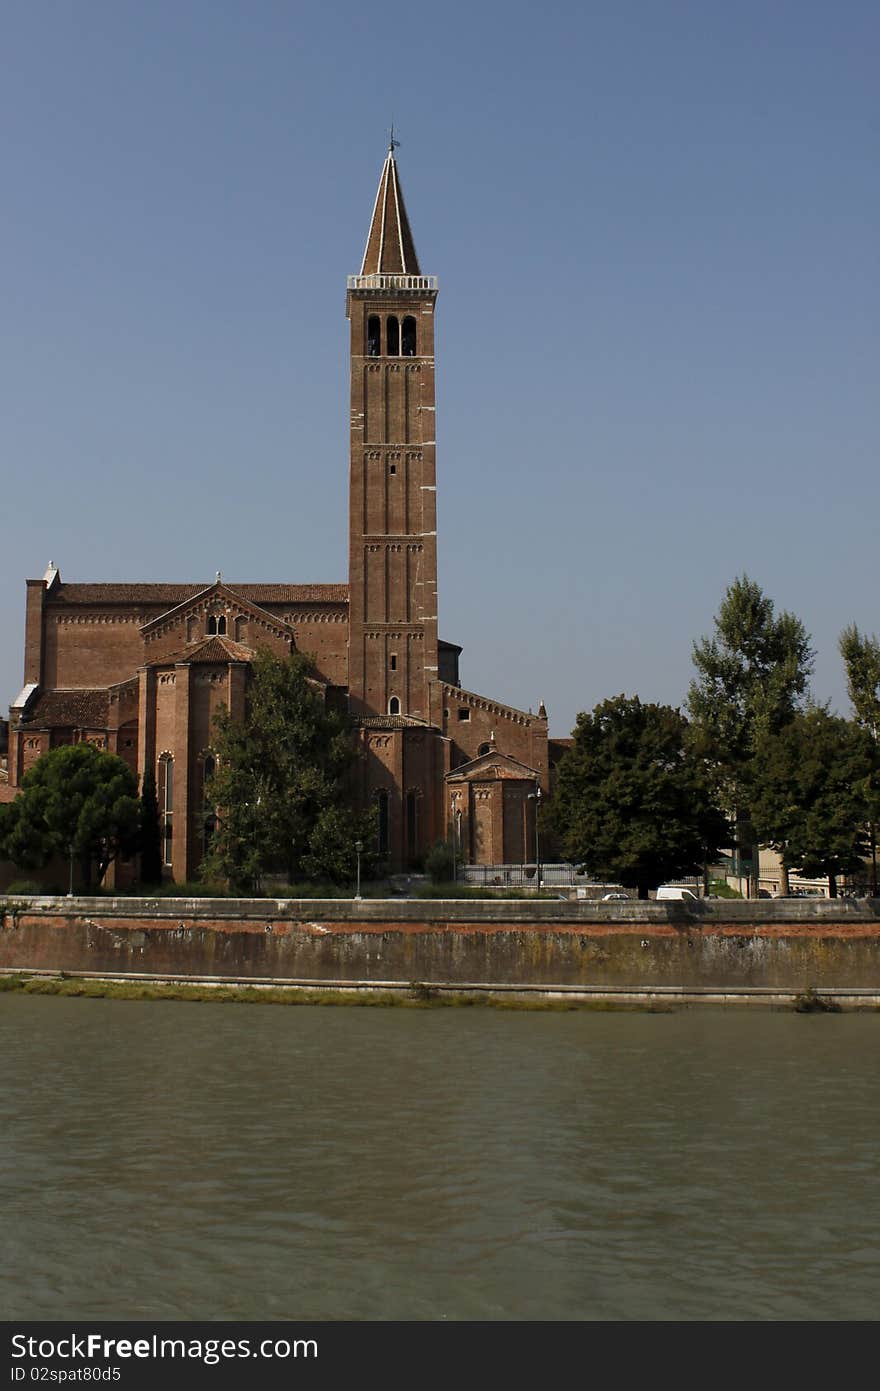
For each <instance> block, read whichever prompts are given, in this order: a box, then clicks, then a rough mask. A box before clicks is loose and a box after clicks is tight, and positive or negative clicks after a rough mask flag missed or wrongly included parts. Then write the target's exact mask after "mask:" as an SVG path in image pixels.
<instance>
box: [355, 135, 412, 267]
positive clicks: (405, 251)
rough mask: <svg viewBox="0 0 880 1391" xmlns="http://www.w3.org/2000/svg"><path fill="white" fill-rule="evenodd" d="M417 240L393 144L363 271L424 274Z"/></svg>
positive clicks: (388, 157) (380, 182)
mask: <svg viewBox="0 0 880 1391" xmlns="http://www.w3.org/2000/svg"><path fill="white" fill-rule="evenodd" d="M421 273H422V272H421V271H420V269H419V258H418V257H417V255H416V247H415V242H414V241H413V236H412V232H411V231H410V228H409V219H408V217H407V215H406V208H405V207H404V204H403V193H402V192H401V188H400V182H399V180H398V178H397V161H396V160H395V158H394V148H393V146H392V148H391V149H390V150H389V151H388V154H387V156H386V159H385V163H384V165H383V166H382V174H381V176H380V178H379V191H378V193H377V194H376V202H375V204H374V207H373V220H372V222H371V223H370V234H369V236H368V237H367V246H366V250H365V251H364V260H363V265H362V266H361V275H421Z"/></svg>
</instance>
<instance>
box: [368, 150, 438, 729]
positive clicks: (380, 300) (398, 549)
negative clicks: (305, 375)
mask: <svg viewBox="0 0 880 1391" xmlns="http://www.w3.org/2000/svg"><path fill="white" fill-rule="evenodd" d="M395 147H396V142H395V141H394V139H393V138H392V141H391V145H390V148H389V150H388V155H387V157H386V159H385V163H384V165H383V167H382V174H381V176H380V179H379V189H378V192H377V194H376V202H375V205H374V208H373V216H372V220H371V222H370V231H369V236H368V237H367V246H366V250H365V252H364V259H363V264H362V266H361V269H360V274H359V275H351V276H349V278H348V295H347V302H346V315H347V317H348V319H349V320H350V322H351V465H350V501H349V655H348V670H349V677H348V683H349V695H350V709H351V712H352V714H354V715H358V714H360V715H388V714H391V715H394V714H399V715H411V716H415V717H416V718H419V719H423V720H427V721H431V722H432V723H434V722H436V717H437V714H438V713H439V712H432V710H431V696H432V693H433V692H436V691H437V690H438V687H437V677H438V661H437V505H436V504H437V488H436V461H435V428H434V414H435V409H434V303H435V300H436V298H437V280H436V277H435V276H431V275H422V273H421V269H420V267H419V262H418V258H417V256H416V250H415V244H414V242H413V237H412V232H411V231H410V226H409V219H408V218H407V215H406V208H405V207H404V202H403V195H402V193H401V189H400V183H399V180H398V177H397V162H396V160H395V157H394V150H395Z"/></svg>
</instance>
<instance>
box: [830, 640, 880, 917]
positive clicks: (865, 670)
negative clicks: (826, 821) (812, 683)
mask: <svg viewBox="0 0 880 1391" xmlns="http://www.w3.org/2000/svg"><path fill="white" fill-rule="evenodd" d="M840 655H841V656H842V657H843V661H844V665H845V667H846V684H847V690H848V692H849V698H850V700H851V701H852V707H853V715H854V718H855V723H856V725H857V727H858V729H859V730H860V732H861V736H862V739H863V741H864V745H865V751H866V755H867V759H868V772H867V774H866V780H865V785H864V792H865V801H866V807H867V817H868V823H867V824H868V847H869V851H870V856H871V897H872V898H876V897H877V827H878V825H880V641H878V639H877V638H876V637H874V636H869V635H868V634H867V633H860V632H859V630H858V628H857V627H856V625H855V623H851V624H850V625H849V627H848V628H844V630H843V632H842V633H841V635H840Z"/></svg>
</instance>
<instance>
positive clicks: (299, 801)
mask: <svg viewBox="0 0 880 1391" xmlns="http://www.w3.org/2000/svg"><path fill="white" fill-rule="evenodd" d="M310 670H311V669H310V666H309V663H308V661H307V660H306V658H305V657H303V656H301V655H300V654H293V655H292V656H290V657H287V658H283V659H282V658H279V657H275V656H273V655H272V654H271V653H269V652H265V651H264V652H260V653H258V654H257V657H256V658H255V660H254V663H253V675H252V679H251V682H250V686H249V689H248V696H247V706H246V711H245V716H244V719H243V720H240V721H238V720H233V719H232V718H231V716H230V715H229V713H228V711H225V710H224V711H222V712H221V714H220V715H219V716H218V718H217V721H216V731H217V732H216V737H215V741H214V751H215V754H216V758H217V766H216V770H215V773H214V776H213V779H212V782H211V801H212V803H213V805H214V806H215V807H216V808H217V816H218V824H217V829H216V831H215V834H214V837H213V840H212V842H211V852H210V854H209V856H208V857H207V859H206V860H205V862H204V863H203V865H202V871H201V872H202V876H203V877H204V878H211V877H218V878H223V879H227V880H229V882H230V883H231V884H232V885H233V886H234V887H236V888H239V889H244V890H253V889H254V888H256V887H258V885H259V883H260V880H261V878H262V876H263V875H264V874H266V873H269V872H283V873H286V875H287V877H288V879H289V881H290V882H295V880H296V879H297V878H298V877H301V875H302V874H303V873H306V874H315V873H316V872H318V871H319V870H322V871H323V873H325V874H327V875H328V877H331V878H333V879H340V878H347V877H348V869H347V865H348V859H351V861H352V864H353V861H354V854H353V847H354V843H355V841H357V840H365V839H366V838H367V837H370V838H371V839H375V830H374V828H373V826H372V823H371V821H370V819H369V817H364V816H358V815H356V814H355V813H354V811H353V810H352V809H351V807H350V800H351V799H350V796H349V787H348V783H349V780H348V774H349V771H350V769H351V765H352V761H353V759H354V757H355V753H354V748H353V746H352V742H351V738H350V735H349V731H348V727H347V722H346V719H345V717H344V716H343V715H341V714H339V713H337V712H336V711H333V710H330V709H328V708H327V707H326V705H325V702H324V698H323V694H322V692H321V691H320V688H319V687H318V685H317V683H316V682H315V681H314V680H313V679H311V677H310ZM346 839H347V840H348V842H349V844H350V846H351V847H352V853H351V855H350V856H348V857H345V856H344V855H341V848H342V846H343V844H344V842H345V841H346ZM352 875H353V870H352Z"/></svg>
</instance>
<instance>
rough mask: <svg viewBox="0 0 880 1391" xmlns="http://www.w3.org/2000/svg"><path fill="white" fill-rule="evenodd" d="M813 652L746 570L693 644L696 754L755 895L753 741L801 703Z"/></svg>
mask: <svg viewBox="0 0 880 1391" xmlns="http://www.w3.org/2000/svg"><path fill="white" fill-rule="evenodd" d="M813 657H814V653H813V650H812V648H811V647H810V638H809V635H808V633H807V632H806V630H805V629H804V626H803V624H802V623H801V621H800V619H799V618H796V617H795V616H794V614H791V613H785V612H783V613H780V614H779V615H778V616H777V615H776V614H775V613H774V607H773V601H772V600H771V599H768V598H767V596H766V595H765V594H764V593H763V591H762V590H761V588H760V586H759V585H757V584H755V582H754V581H753V580H750V579H749V577H748V575H743V576H742V578H741V579H736V580H734V582H733V584H732V585H730V586H729V587H728V589H727V591H726V592H725V595H724V599H723V601H722V603H721V607H720V609H719V610H718V616H717V617H716V619H715V636H714V637H711V638H701V639H700V641H699V642H695V643H694V647H693V660H694V665H695V667H696V668H697V673H698V674H697V677H696V678H695V679H694V680H693V681H692V682H691V685H690V689H689V691H688V701H687V703H688V710H689V712H690V716H691V720H692V730H693V737H694V740H695V746H696V748H697V749H698V751H699V752H700V753H701V754H702V755H703V757H704V758H706V760H707V761H708V763H709V764H710V765H711V766H712V768H713V769H714V776H715V787H716V793H717V796H718V797H719V798H720V800H721V802H722V804H723V805H724V806H725V807H726V808H727V809H728V811H729V812H730V813H731V814H732V815H733V818H734V822H735V826H736V844H737V846H738V848H739V850H740V851H741V852H745V853H746V855H747V857H748V858H749V859H750V860H751V862H752V895H753V897H757V893H758V854H757V847H756V839H755V829H754V826H753V825H752V818H751V802H752V798H753V795H754V779H755V774H756V772H757V765H756V764H755V761H754V755H755V749H756V746H757V743H758V741H759V739H761V738H763V737H764V736H766V735H769V734H775V733H777V732H778V731H779V730H780V729H783V728H784V727H785V725H787V724H788V723H789V722H790V721H791V720H792V719H793V718H794V716H795V715H796V714H798V713H799V712H800V711H801V710H803V708H804V702H805V699H806V694H807V689H808V684H809V676H810V672H811V671H812V669H813Z"/></svg>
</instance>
